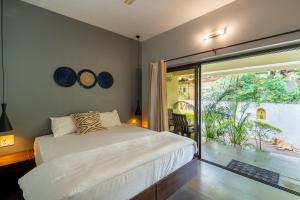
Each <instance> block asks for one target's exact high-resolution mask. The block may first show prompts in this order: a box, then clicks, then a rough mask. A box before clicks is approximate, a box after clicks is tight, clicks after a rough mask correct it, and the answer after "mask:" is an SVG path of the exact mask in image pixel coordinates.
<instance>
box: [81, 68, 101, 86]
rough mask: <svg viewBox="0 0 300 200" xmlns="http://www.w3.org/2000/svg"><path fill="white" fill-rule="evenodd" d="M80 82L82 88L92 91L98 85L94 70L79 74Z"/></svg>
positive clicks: (82, 71)
mask: <svg viewBox="0 0 300 200" xmlns="http://www.w3.org/2000/svg"><path fill="white" fill-rule="evenodd" d="M78 82H79V85H81V86H82V87H84V88H86V89H90V88H92V87H94V86H95V85H96V83H97V77H96V74H95V73H94V72H93V71H92V70H89V69H83V70H81V71H79V72H78Z"/></svg>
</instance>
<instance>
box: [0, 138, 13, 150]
mask: <svg viewBox="0 0 300 200" xmlns="http://www.w3.org/2000/svg"><path fill="white" fill-rule="evenodd" d="M14 144H15V136H14V135H4V136H0V147H7V146H12V145H14Z"/></svg>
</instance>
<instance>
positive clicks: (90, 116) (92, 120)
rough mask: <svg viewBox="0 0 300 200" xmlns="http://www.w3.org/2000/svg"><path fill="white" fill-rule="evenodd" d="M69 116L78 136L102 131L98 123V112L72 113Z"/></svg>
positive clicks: (99, 122)
mask: <svg viewBox="0 0 300 200" xmlns="http://www.w3.org/2000/svg"><path fill="white" fill-rule="evenodd" d="M71 116H72V117H73V119H74V122H75V125H76V128H77V132H78V133H80V134H86V133H90V132H96V131H100V130H102V129H104V128H103V126H102V124H101V121H100V113H99V112H86V113H74V114H71Z"/></svg>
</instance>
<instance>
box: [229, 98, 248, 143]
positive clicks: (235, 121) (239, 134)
mask: <svg viewBox="0 0 300 200" xmlns="http://www.w3.org/2000/svg"><path fill="white" fill-rule="evenodd" d="M239 105H240V103H239V102H238V101H231V102H228V106H226V113H227V115H226V132H227V133H228V136H229V140H230V142H231V143H232V144H234V145H243V144H245V142H246V141H247V140H248V133H249V131H250V129H251V128H252V124H251V121H250V120H249V116H250V113H247V110H248V108H249V104H248V103H246V104H244V105H242V104H241V106H239ZM239 107H240V109H238V108H239Z"/></svg>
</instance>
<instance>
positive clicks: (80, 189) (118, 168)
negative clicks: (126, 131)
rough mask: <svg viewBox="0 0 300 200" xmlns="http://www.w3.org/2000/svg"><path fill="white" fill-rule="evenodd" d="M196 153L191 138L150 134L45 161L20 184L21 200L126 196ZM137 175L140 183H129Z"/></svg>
mask: <svg viewBox="0 0 300 200" xmlns="http://www.w3.org/2000/svg"><path fill="white" fill-rule="evenodd" d="M196 151H197V145H196V143H195V142H194V141H193V140H191V139H188V138H184V137H181V136H178V135H175V134H172V133H167V132H165V133H159V134H153V135H149V136H145V137H142V138H137V139H132V140H128V141H124V142H119V143H115V144H111V145H107V146H103V147H99V148H95V149H92V150H88V151H83V152H77V153H73V154H69V155H65V156H62V157H59V158H56V159H53V160H50V161H48V162H45V163H43V164H41V165H39V166H37V167H36V168H35V169H33V170H32V171H30V172H29V173H28V174H26V175H25V176H23V177H22V178H21V179H20V180H19V185H20V187H21V189H22V190H23V196H24V198H25V199H26V200H48V199H49V200H62V199H82V200H89V199H105V200H109V199H129V198H131V197H133V196H135V195H136V194H138V193H139V192H141V191H143V190H144V189H146V188H147V187H149V186H151V185H152V184H154V183H155V182H157V181H159V180H160V179H162V178H163V177H165V176H167V175H168V174H170V173H172V172H173V171H175V170H176V169H178V168H179V167H181V166H182V165H184V164H186V163H187V162H189V161H190V160H191V159H192V158H193V155H194V153H196ZM145 170H147V171H145ZM130 173H131V174H130ZM147 173H148V174H147ZM137 176H140V177H137ZM138 178H140V182H139V183H140V184H136V183H132V181H131V180H137V179H138ZM124 183H126V185H125V186H124ZM118 186H119V188H121V189H120V190H118V191H114V189H115V188H118ZM120 186H122V187H120ZM114 192H115V193H114Z"/></svg>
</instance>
